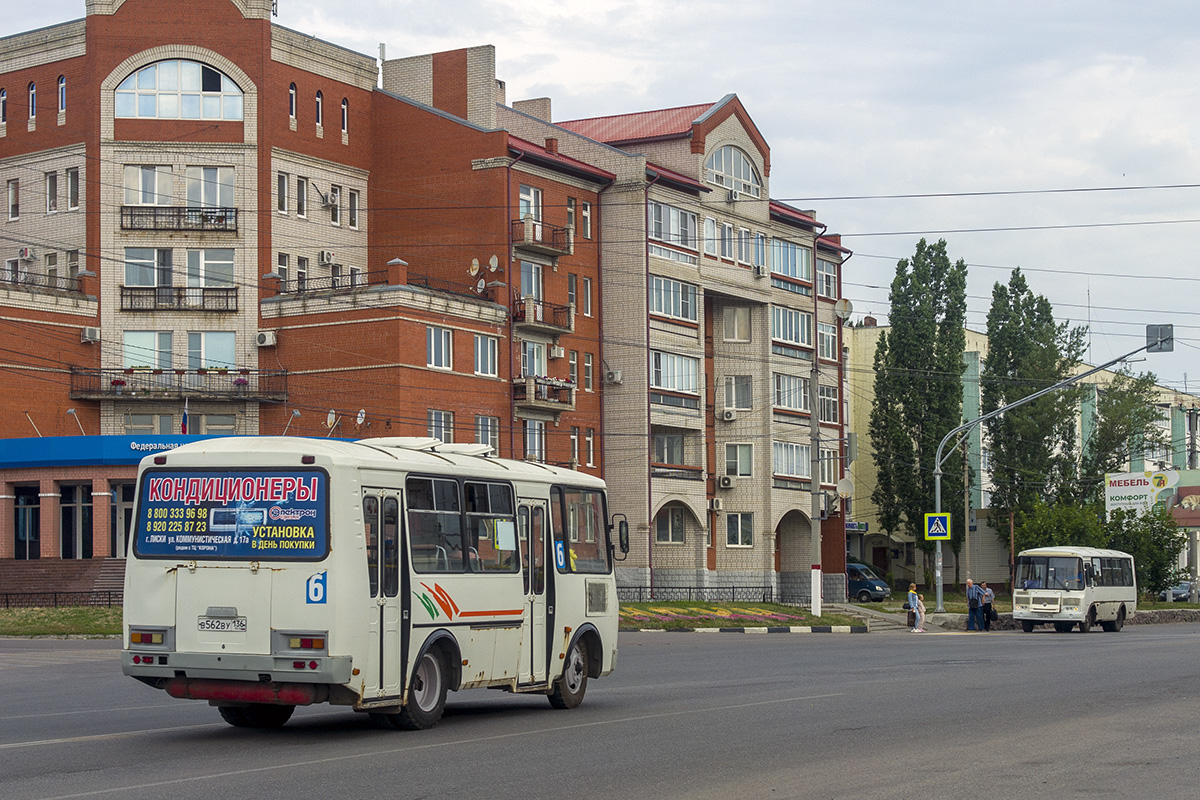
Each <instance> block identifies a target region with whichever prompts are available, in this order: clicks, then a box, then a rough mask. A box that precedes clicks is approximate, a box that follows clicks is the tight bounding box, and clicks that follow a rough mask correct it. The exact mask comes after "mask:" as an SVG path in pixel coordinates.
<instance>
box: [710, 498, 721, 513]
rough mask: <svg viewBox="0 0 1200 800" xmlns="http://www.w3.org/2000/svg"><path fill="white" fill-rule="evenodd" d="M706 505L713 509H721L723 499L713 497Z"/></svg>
mask: <svg viewBox="0 0 1200 800" xmlns="http://www.w3.org/2000/svg"><path fill="white" fill-rule="evenodd" d="M708 507H709V508H711V509H712V510H713V511H722V510H724V508H725V501H724V500H722V499H721V498H719V497H714V498H712V499H711V500H709V501H708Z"/></svg>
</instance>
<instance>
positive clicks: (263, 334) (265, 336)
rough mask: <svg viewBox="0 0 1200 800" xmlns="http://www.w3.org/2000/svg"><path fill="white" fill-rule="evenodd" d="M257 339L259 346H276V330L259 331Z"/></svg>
mask: <svg viewBox="0 0 1200 800" xmlns="http://www.w3.org/2000/svg"><path fill="white" fill-rule="evenodd" d="M255 341H256V343H257V344H258V346H259V347H274V346H275V331H259V332H258V338H257V339H256V340H255Z"/></svg>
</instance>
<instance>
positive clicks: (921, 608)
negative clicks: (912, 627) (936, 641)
mask: <svg viewBox="0 0 1200 800" xmlns="http://www.w3.org/2000/svg"><path fill="white" fill-rule="evenodd" d="M917 616H918V617H919V618H920V622H919V623H918V624H917V632H918V633H924V632H925V595H923V594H919V595H917Z"/></svg>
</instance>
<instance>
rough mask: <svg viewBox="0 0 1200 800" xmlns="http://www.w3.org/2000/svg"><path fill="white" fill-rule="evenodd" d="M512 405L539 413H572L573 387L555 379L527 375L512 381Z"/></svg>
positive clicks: (573, 407) (573, 402) (573, 401)
mask: <svg viewBox="0 0 1200 800" xmlns="http://www.w3.org/2000/svg"><path fill="white" fill-rule="evenodd" d="M513 403H515V404H516V407H517V408H524V409H537V410H540V411H554V412H563V411H574V410H575V385H574V384H573V383H569V382H567V381H562V380H558V379H557V378H535V377H534V376H532V375H527V376H525V377H523V378H514V379H513Z"/></svg>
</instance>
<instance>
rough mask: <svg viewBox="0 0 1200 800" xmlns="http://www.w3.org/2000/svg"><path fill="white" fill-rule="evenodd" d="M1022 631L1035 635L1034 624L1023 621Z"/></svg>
mask: <svg viewBox="0 0 1200 800" xmlns="http://www.w3.org/2000/svg"><path fill="white" fill-rule="evenodd" d="M1021 630H1023V631H1025V632H1026V633H1033V623H1032V622H1030V621H1029V620H1027V619H1023V620H1021Z"/></svg>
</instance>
